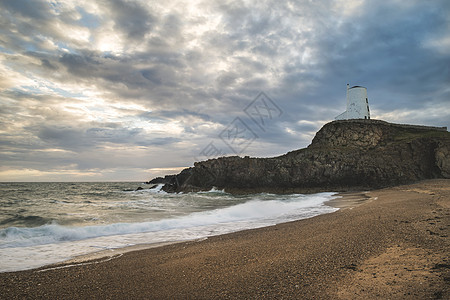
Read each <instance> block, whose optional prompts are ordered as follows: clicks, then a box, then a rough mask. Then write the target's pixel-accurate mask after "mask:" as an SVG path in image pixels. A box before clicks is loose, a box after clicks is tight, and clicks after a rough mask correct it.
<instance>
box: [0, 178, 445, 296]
mask: <svg viewBox="0 0 450 300" xmlns="http://www.w3.org/2000/svg"><path fill="white" fill-rule="evenodd" d="M329 205H333V206H336V207H342V209H341V210H339V211H338V212H335V213H331V214H327V215H321V216H317V217H314V218H311V219H306V220H300V221H295V222H290V223H285V224H279V225H276V226H271V227H266V228H260V229H254V230H247V231H242V232H237V233H232V234H227V235H222V236H216V237H211V238H209V239H206V240H202V241H193V242H186V243H178V244H172V245H165V246H162V247H158V248H152V249H145V250H139V251H133V252H127V253H120V254H114V255H112V256H111V257H109V258H99V259H98V260H94V261H90V262H85V261H84V262H77V261H74V262H72V263H70V266H68V267H62V268H60V267H61V266H57V268H53V269H49V267H44V268H41V269H37V270H30V271H23V272H13V273H0V298H1V299H24V298H25V299H30V298H31V299H35V298H45V299H71V298H76V299H84V298H89V299H229V298H231V299H238V298H239V299H261V298H263V299H264V298H266V299H388V298H390V299H449V298H450V293H449V288H448V286H449V279H450V272H449V257H448V253H449V251H448V249H450V247H449V246H450V245H449V238H448V234H449V225H450V224H449V223H450V217H449V216H450V180H427V181H423V182H420V183H417V184H413V185H406V186H399V187H394V188H388V189H382V190H376V191H371V192H367V193H351V194H343V198H341V199H338V200H333V201H331V202H330V203H329ZM0 259H1V258H0ZM30 259H32V258H30Z"/></svg>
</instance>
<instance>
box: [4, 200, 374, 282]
mask: <svg viewBox="0 0 450 300" xmlns="http://www.w3.org/2000/svg"><path fill="white" fill-rule="evenodd" d="M366 193H367V192H336V196H337V198H335V199H332V200H328V201H325V202H324V204H325V205H327V206H330V207H333V208H339V209H344V208H350V209H351V208H353V207H355V206H357V205H361V204H363V203H364V202H366V201H369V200H370V197H368V196H367V195H366ZM335 212H337V211H334V212H329V213H335ZM329 213H326V214H329ZM314 217H316V216H314ZM314 217H309V218H314ZM300 220H304V219H299V220H295V221H290V222H296V221H300ZM284 223H285V222H283V223H278V224H275V225H268V226H263V227H257V228H253V229H242V230H238V231H234V232H230V233H227V234H233V233H236V232H240V231H246V230H254V229H260V228H265V227H272V226H276V225H279V224H284ZM287 223H289V222H287ZM220 235H224V234H219V235H212V236H207V237H203V238H197V239H188V240H173V241H165V242H155V243H143V244H136V245H132V246H125V247H120V248H112V249H103V250H99V251H95V252H91V253H87V254H82V255H78V256H75V257H72V258H70V259H67V260H64V261H61V262H56V263H50V264H47V265H43V266H40V267H36V268H32V269H26V270H18V271H7V272H0V273H14V272H21V271H30V270H39V272H41V271H42V270H44V271H45V270H52V269H60V268H66V267H67V266H70V267H73V266H76V265H77V264H83V265H87V264H90V263H97V262H98V261H108V260H109V259H111V258H116V257H118V256H121V255H123V254H125V253H128V252H134V251H141V250H147V249H152V248H158V247H164V246H168V245H172V244H180V243H192V242H199V241H203V240H206V239H208V238H211V237H214V236H220Z"/></svg>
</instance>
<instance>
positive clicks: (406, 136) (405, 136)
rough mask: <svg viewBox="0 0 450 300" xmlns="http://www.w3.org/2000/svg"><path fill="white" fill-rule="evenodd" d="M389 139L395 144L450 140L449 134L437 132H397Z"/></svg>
mask: <svg viewBox="0 0 450 300" xmlns="http://www.w3.org/2000/svg"><path fill="white" fill-rule="evenodd" d="M391 138H392V140H393V141H395V142H409V141H412V140H415V139H418V138H441V139H450V132H448V131H438V130H399V131H398V132H396V133H395V134H394V135H393V136H392V137H391Z"/></svg>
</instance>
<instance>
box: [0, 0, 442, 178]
mask: <svg viewBox="0 0 450 300" xmlns="http://www.w3.org/2000/svg"><path fill="white" fill-rule="evenodd" d="M449 66H450V2H449V1H446V0H441V1H438V0H436V1H414V0H411V1H401V0H393V1H375V0H349V1H344V0H335V1H331V0H329V1H306V0H305V1H303V0H299V1H272V0H267V1H252V0H249V1H244V0H243V1H222V0H217V1H216V0H204V1H203V0H198V1H192V0H190V1H172V0H166V1H131V0H128V1H127V0H104V1H88V0H77V1H72V0H61V1H58V0H49V1H44V0H33V1H29V0H0V181H42V180H48V181H71V180H83V181H91V180H96V181H102V180H141V181H143V180H147V179H150V178H152V177H154V176H157V175H163V174H169V173H175V172H178V171H179V170H180V169H182V168H183V167H187V166H190V165H192V164H193V162H194V161H195V160H197V159H207V158H210V157H213V156H216V155H220V154H226V155H231V154H233V155H234V154H238V155H250V156H271V155H277V154H283V153H285V152H287V151H290V150H293V149H298V148H301V147H304V146H306V145H307V144H309V142H310V141H311V139H312V137H313V134H314V133H315V131H316V130H317V129H319V128H320V127H321V126H322V125H323V124H324V123H326V122H328V121H331V120H332V119H333V118H334V117H335V116H336V115H338V114H339V113H341V112H342V111H343V110H344V109H345V92H346V91H345V88H346V84H347V83H350V84H351V85H363V86H366V87H367V88H368V94H369V102H370V106H371V114H372V117H373V118H377V119H383V120H386V121H391V122H397V123H413V124H424V125H433V126H448V127H450V74H449ZM261 92H263V93H262V94H261ZM252 101H253V102H252Z"/></svg>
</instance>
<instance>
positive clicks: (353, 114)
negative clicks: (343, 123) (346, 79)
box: [335, 84, 370, 120]
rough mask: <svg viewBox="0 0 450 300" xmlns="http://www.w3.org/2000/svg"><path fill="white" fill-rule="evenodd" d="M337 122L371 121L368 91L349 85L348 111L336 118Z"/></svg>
mask: <svg viewBox="0 0 450 300" xmlns="http://www.w3.org/2000/svg"><path fill="white" fill-rule="evenodd" d="M335 119H336V120H348V119H370V111H369V100H368V99H367V89H366V88H365V87H362V86H353V87H350V86H349V85H348V84H347V110H346V111H344V112H343V113H342V114H340V115H338V116H337V117H335Z"/></svg>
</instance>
